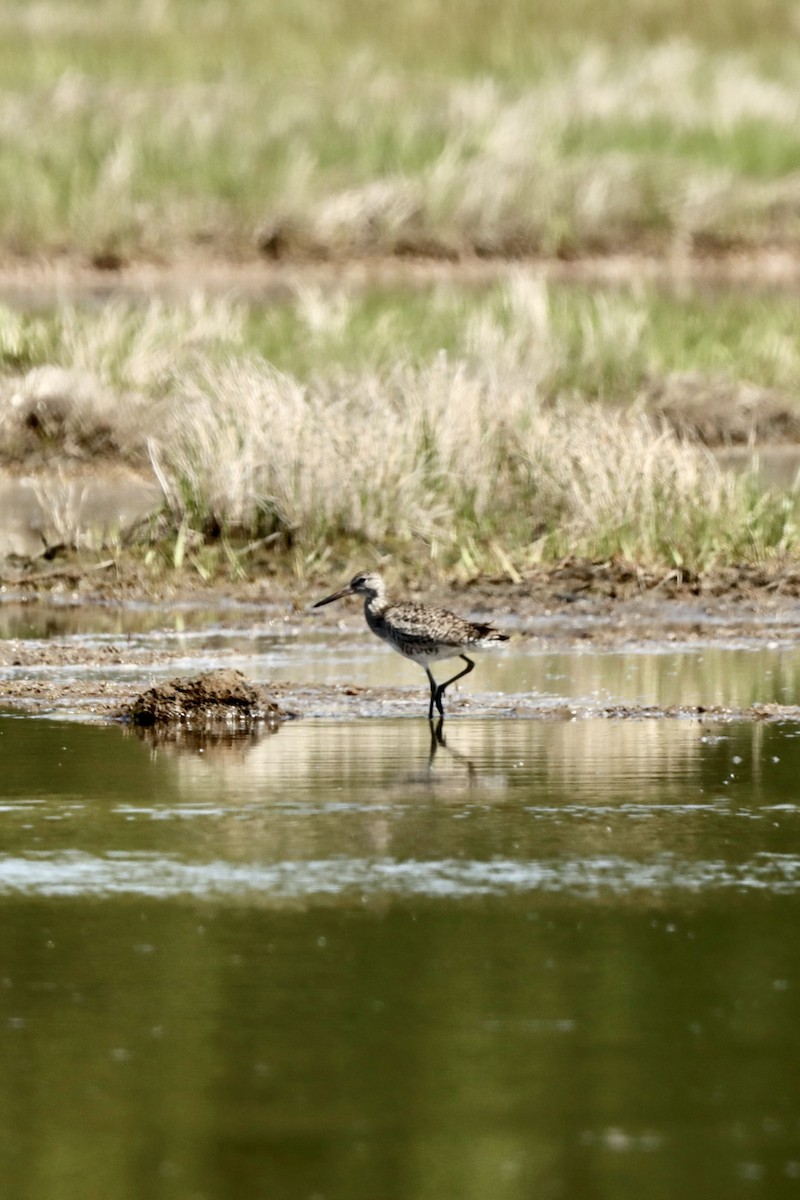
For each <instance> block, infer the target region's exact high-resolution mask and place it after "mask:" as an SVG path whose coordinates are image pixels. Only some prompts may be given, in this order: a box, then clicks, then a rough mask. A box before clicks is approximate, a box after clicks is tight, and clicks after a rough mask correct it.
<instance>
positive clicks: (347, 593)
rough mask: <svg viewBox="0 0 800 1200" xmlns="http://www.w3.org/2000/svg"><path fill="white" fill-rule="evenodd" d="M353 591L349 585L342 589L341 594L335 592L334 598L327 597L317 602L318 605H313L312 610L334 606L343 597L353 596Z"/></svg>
mask: <svg viewBox="0 0 800 1200" xmlns="http://www.w3.org/2000/svg"><path fill="white" fill-rule="evenodd" d="M352 595H353V589H352V588H351V587H350V586H349V585H348V586H347V587H345V588H342V590H341V591H340V592H334V593H333V595H332V596H326V597H325V599H324V600H317V602H316V604H312V605H311V607H312V608H322V606H323V604H332V603H333V601H334V600H341V598H342V596H352Z"/></svg>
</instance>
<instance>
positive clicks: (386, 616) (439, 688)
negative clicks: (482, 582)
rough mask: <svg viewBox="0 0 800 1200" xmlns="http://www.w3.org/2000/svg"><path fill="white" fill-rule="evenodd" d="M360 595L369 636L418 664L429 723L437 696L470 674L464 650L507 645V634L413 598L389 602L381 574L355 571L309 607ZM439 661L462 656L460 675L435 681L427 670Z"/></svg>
mask: <svg viewBox="0 0 800 1200" xmlns="http://www.w3.org/2000/svg"><path fill="white" fill-rule="evenodd" d="M354 595H358V596H363V597H364V616H365V617H366V619H367V624H368V625H369V627H370V629H371V630H372V632H373V633H374V634H377V636H378V637H379V638H382V639H383V640H384V641H385V642H388V643H389V645H390V646H391V647H392V649H393V650H396V651H397V653H398V654H402V656H403V658H410V659H411V661H412V662H415V663H419V665H420V666H421V667H422V668H423V669H424V671H425V674H426V675H427V676H428V682H429V683H430V685H431V702H430V706H429V708H428V720H429V721H433V706H434V704H435V705H436V707H437V709H438V710H439V714H440V716H441V717H444V708H443V706H442V697H443V696H444V693H445V688H448V687H449V686H450V684H451V683H455V681H456V680H457V679H461V678H463V676H464V675H469V673H470V671H471V670H472V668H473V667H474V666H475V663H474V662H473V661H472V659H471V658H468V657H467V655H466V654H465V653H464V651H465V650H482V649H484V648H485V647H487V646H491V645H492V644H496V643H498V642H507V641H508V635H507V634H505V633H500V631H499V630H497V629H493V628H492V626H491V625H482V624H475V623H474V622H473V621H466V620H465V619H464V618H463V617H458V616H456V614H455V613H452V612H450V611H449V610H448V609H446V608H432V607H431V606H430V605H428V604H418V603H417V602H416V601H414V600H404V601H401V602H400V603H399V604H393V603H392V601H391V600H389V599H388V598H387V595H386V587H385V585H384V582H383V580H382V579H381V577H380V575H377V574H376V573H375V572H374V571H359V573H358V575H354V576H353V578H352V579H351V580H350V582H349V583H348V585H347V587H343V588H342V589H341V591H339V592H334V593H333V595H332V596H326V597H325V599H324V600H317V602H316V604H315V605H314V608H321V607H322V605H323V604H332V603H333V601H334V600H341V598H342V597H343V596H354ZM442 658H463V660H464V662H465V663H466V664H467V665H466V666H465V667H464V670H463V671H459V672H458V674H457V675H453V676H452V677H451V678H450V679H446V680H445V681H444V683H437V682H436V680H435V679H434V678H433V675H432V674H431V670H430V665H429V664H430V663H435V662H438V661H439V659H442Z"/></svg>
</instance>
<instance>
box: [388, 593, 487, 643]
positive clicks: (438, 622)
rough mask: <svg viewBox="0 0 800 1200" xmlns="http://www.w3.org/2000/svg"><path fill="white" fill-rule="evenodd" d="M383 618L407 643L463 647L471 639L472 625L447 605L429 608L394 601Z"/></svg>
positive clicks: (411, 602)
mask: <svg viewBox="0 0 800 1200" xmlns="http://www.w3.org/2000/svg"><path fill="white" fill-rule="evenodd" d="M384 620H385V621H386V623H387V625H390V626H391V628H392V629H393V630H394V632H395V633H396V634H397V635H398V636H399V637H400V638H402V639H403V641H406V642H416V643H419V645H421V646H422V645H427V644H430V643H433V642H435V643H436V644H437V645H440V646H442V645H443V646H463V645H465V644H466V643H467V642H468V641H469V638H470V635H471V632H472V629H473V626H472V624H471V623H470V622H469V621H465V620H464V618H463V617H458V616H456V614H455V613H451V612H449V611H448V609H446V608H428V606H427V605H425V604H415V603H414V602H413V601H409V602H407V603H405V604H393V605H392V606H391V608H389V609H388V610H387V611H386V612H385V613H384Z"/></svg>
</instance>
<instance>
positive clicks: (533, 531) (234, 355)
mask: <svg viewBox="0 0 800 1200" xmlns="http://www.w3.org/2000/svg"><path fill="white" fill-rule="evenodd" d="M721 343H724V345H725V347H726V348H727V349H726V352H725V353H724V354H721V353H720V352H719V345H720V344H721ZM756 349H758V350H759V351H760V352H759V353H756V352H755V351H756ZM2 359H4V360H5V364H6V373H7V377H6V383H5V385H4V386H3V389H2V392H3V393H4V394H5V396H6V402H5V406H4V408H3V409H2V416H3V420H2V422H0V428H2V445H0V449H2V452H3V455H4V457H5V459H6V461H7V462H8V461H11V462H13V461H15V460H16V461H24V460H25V458H26V456H30V454H31V453H32V452H33V450H34V449H35V446H36V445H40V444H42V439H44V442H45V444H46V445H47V446H48V447H49V448H50V450H51V451H53V450H55V451H57V452H58V453H60V454H61V455H62V457H63V456H64V455H65V454H66V455H68V454H69V453H70V452H71V451H70V449H69V448H70V447H71V448H72V451H76V448H77V451H76V452H77V453H78V454H79V456H80V454H86V453H92V454H97V453H100V452H102V453H104V454H106V455H112V456H114V457H116V458H120V457H121V458H122V459H125V460H127V461H129V462H131V463H133V464H139V465H142V466H144V465H147V464H149V466H150V467H152V469H153V470H154V471H155V473H156V476H157V478H158V480H159V483H160V484H161V487H162V491H163V495H164V511H163V515H162V518H161V519H160V521H159V522H158V523H157V524H156V525H155V526H153V527H152V528H150V529H148V530H146V531H140V536H141V537H142V538H143V539H144V544H145V545H147V544H152V545H156V544H157V543H158V544H161V545H162V547H167V550H166V553H167V555H168V556H169V557H170V558H171V560H172V561H173V562H174V563H177V562H180V563H184V562H186V563H190V564H192V563H193V564H194V565H195V566H196V567H197V569H198V570H200V571H201V572H203V573H207V572H209V571H211V570H214V569H215V565H214V561H213V559H214V554H217V559H218V558H219V554H218V551H219V552H221V553H222V555H223V557H225V556H227V559H228V560H229V561H231V562H236V561H238V559H237V558H236V547H237V546H238V547H241V546H242V545H243V544H244V543H247V544H250V543H252V542H253V541H254V540H255V541H258V540H260V539H270V540H269V541H268V545H269V546H270V547H271V549H270V553H271V554H272V555H274V554H275V553H276V552H277V551H278V550H280V548H283V549H287V548H288V549H289V550H290V553H291V556H292V560H293V562H294V564H295V568H296V569H297V570H298V571H300V572H302V573H304V572H306V571H308V570H311V569H314V567H315V566H316V565H317V564H319V563H320V562H321V561H324V560H325V559H327V558H328V557H329V556H330V555H331V554H335V555H337V557H339V558H340V559H343V560H347V559H349V558H357V557H358V556H362V557H363V554H364V550H365V548H367V547H368V548H369V549H370V551H377V552H378V553H379V554H385V555H393V556H395V557H396V558H399V559H401V560H402V559H403V558H411V557H414V558H416V559H417V560H418V559H419V557H420V555H422V554H424V555H425V556H427V558H428V559H429V561H430V562H431V564H432V565H433V567H437V566H438V567H441V568H442V569H446V570H453V569H456V570H459V571H461V572H462V573H463V574H464V575H465V576H472V575H474V574H476V573H479V572H480V571H486V570H492V571H497V570H501V571H504V572H506V573H509V574H512V575H514V574H516V573H522V572H524V570H525V569H527V568H529V567H530V566H532V565H533V564H536V563H539V562H542V561H545V562H546V561H553V560H557V559H558V558H559V557H561V556H563V555H564V554H568V553H579V554H583V555H586V556H588V557H592V558H605V557H609V556H615V555H616V556H622V557H624V558H626V559H630V560H633V561H637V562H641V563H644V564H647V565H650V566H657V567H663V568H667V569H675V568H679V569H681V570H688V571H696V570H702V569H705V568H708V567H710V566H714V565H721V564H726V563H731V562H735V561H742V560H745V561H756V560H759V559H763V558H765V557H769V556H773V557H774V556H776V555H783V554H788V553H792V552H794V551H795V550H796V548H797V545H796V543H797V537H798V534H797V519H798V503H797V496H796V493H795V492H794V490H790V491H786V490H776V489H771V490H770V489H766V490H765V488H764V487H763V486H762V485H760V484H759V483H758V482H757V480H756V478H755V477H754V476H753V475H752V474H740V475H734V474H731V473H729V472H726V471H723V470H722V469H721V468H720V467H719V466H718V465H717V463H716V460H715V458H714V457H713V454H712V452H711V450H710V449H709V447H708V445H706V444H704V442H705V443H712V444H713V443H719V442H736V441H739V442H747V441H748V440H751V439H752V438H753V437H762V438H763V437H766V438H769V437H770V436H779V435H783V434H785V433H786V431H787V430H789V432H790V433H791V431H792V430H796V429H797V428H800V410H798V406H797V404H796V401H794V400H792V398H791V396H792V394H795V395H796V393H797V389H798V384H800V335H798V332H797V329H796V324H795V322H794V320H793V310H792V306H791V304H790V303H789V302H788V301H786V300H784V299H781V298H779V297H777V298H775V297H773V298H769V297H762V298H758V297H745V296H743V295H738V296H728V297H727V298H725V299H723V300H720V299H715V300H714V301H713V302H712V301H711V300H704V299H702V298H698V297H694V298H693V299H692V300H690V301H684V300H681V299H679V298H677V297H672V298H670V297H668V296H665V295H658V294H656V293H649V292H642V293H641V294H638V295H632V294H630V293H625V292H607V293H602V294H591V293H590V294H587V293H583V292H579V291H576V290H574V289H548V288H546V287H545V286H544V285H543V284H542V283H541V282H539V281H538V280H537V279H536V278H535V276H533V275H531V274H528V273H523V272H518V273H516V274H513V275H512V276H511V277H510V279H509V281H508V283H507V284H506V285H505V286H504V287H500V288H496V289H494V290H492V291H491V292H489V293H487V294H483V295H473V296H472V297H470V298H466V297H465V296H464V295H463V294H459V293H456V292H453V291H450V290H445V289H442V290H439V291H434V292H430V293H416V294H412V295H408V296H404V297H400V296H398V295H396V294H394V293H385V294H372V295H369V296H363V297H359V298H355V297H348V296H345V295H343V294H338V295H331V296H325V295H323V294H322V293H320V292H317V291H309V290H305V291H302V292H301V293H300V294H299V295H298V296H297V298H296V300H295V302H294V303H293V304H292V305H288V306H286V305H284V306H276V307H273V308H268V309H258V310H256V309H252V310H251V309H248V308H247V307H246V306H244V305H243V304H235V303H231V302H229V301H223V300H217V301H209V300H207V299H203V298H201V297H198V298H197V299H195V300H194V301H192V302H190V303H188V304H186V305H183V306H181V305H170V306H168V305H166V304H164V303H163V302H160V301H159V302H152V303H150V304H148V305H142V306H138V307H137V306H130V305H121V304H110V305H107V306H105V307H104V308H102V309H100V310H99V311H96V310H76V309H72V308H64V309H61V310H59V311H57V312H55V313H54V314H52V315H50V316H41V315H40V316H38V317H24V316H21V315H19V314H15V313H12V312H11V311H9V310H2V311H0V360H2ZM47 364H49V366H48V365H47ZM53 364H57V367H56V368H55V369H56V376H55V384H54V382H53V375H52V371H53V369H54V367H53ZM48 372H50V373H49V374H48ZM59 372H61V373H59ZM64 372H66V374H64ZM65 396H66V397H67V399H66V400H65V399H64V397H65ZM54 397H55V398H54ZM698 401H699V404H698ZM32 418H33V419H32ZM62 491H63V489H62ZM59 494H60V493H59ZM61 524H62V527H70V528H71V526H70V522H69V520H68V519H67V518H66V517H65V516H64V515H63V514H62V516H61ZM153 539H155V541H153ZM75 540H76V541H79V540H80V539H79V538H78V537H77V536H76V537H75ZM208 545H212V546H216V547H217V548H218V550H217V551H214V552H213V553H212V554H211V555H210V556H209V553H208V551H207V550H206V549H204V547H207V546H208ZM161 553H162V551H161V550H159V551H158V554H161Z"/></svg>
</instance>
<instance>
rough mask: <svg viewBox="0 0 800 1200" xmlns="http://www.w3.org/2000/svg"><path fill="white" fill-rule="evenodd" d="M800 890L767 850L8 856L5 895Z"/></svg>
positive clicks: (794, 872)
mask: <svg viewBox="0 0 800 1200" xmlns="http://www.w3.org/2000/svg"><path fill="white" fill-rule="evenodd" d="M726 889H733V890H736V891H764V892H771V893H775V894H782V895H786V894H792V893H795V892H798V891H800V856H797V855H792V854H772V853H761V854H757V855H755V856H754V857H753V858H751V859H749V860H748V861H747V862H741V863H726V862H723V861H714V860H700V861H697V860H695V861H687V860H681V859H679V858H677V857H676V856H674V855H670V854H664V855H660V856H658V857H657V858H655V859H653V860H652V861H649V862H635V861H632V860H629V859H624V858H620V857H615V856H596V857H589V858H580V859H568V860H559V859H542V860H532V861H518V860H511V859H493V860H491V861H487V862H482V861H477V860H472V861H459V860H454V859H451V860H441V861H430V862H428V861H424V860H406V861H401V860H397V859H391V858H379V859H374V860H367V859H357V858H333V859H324V860H316V861H306V862H304V861H295V862H279V863H268V864H266V863H243V864H241V863H230V862H225V861H219V860H216V861H212V862H205V863H198V862H192V863H187V862H182V861H181V860H180V859H178V858H175V857H165V856H162V855H155V854H126V853H118V854H115V853H109V854H107V855H103V856H95V855H91V854H85V853H81V852H77V851H76V852H62V853H44V852H43V853H39V854H36V853H34V854H31V855H27V856H24V857H6V858H3V859H0V894H3V895H9V894H16V895H20V894H23V895H41V896H111V895H140V896H148V897H156V898H157V897H161V898H168V897H180V896H191V897H193V898H199V899H202V898H207V899H209V900H216V899H220V898H224V897H230V898H246V899H255V898H256V897H260V898H261V899H262V901H264V902H266V903H269V902H270V901H271V900H272V901H276V902H280V901H285V900H300V899H306V900H314V899H324V898H325V897H329V898H330V897H343V898H347V897H350V896H355V897H358V898H359V900H360V899H362V898H364V897H367V898H375V897H380V896H386V897H403V896H422V897H429V898H437V897H438V898H445V899H446V898H453V899H462V898H466V897H470V896H486V895H503V894H512V893H516V894H520V893H537V892H547V893H554V892H555V893H563V894H567V895H575V896H582V897H593V896H597V897H602V896H604V895H614V896H620V895H625V894H627V893H650V894H653V895H660V894H664V893H668V892H693V893H699V892H713V891H718V890H726Z"/></svg>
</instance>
